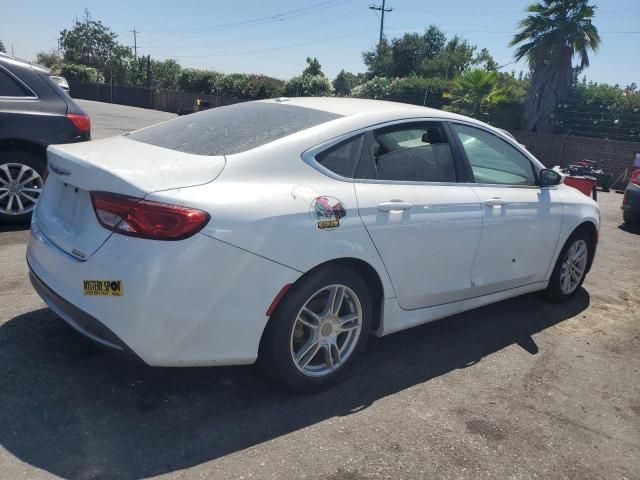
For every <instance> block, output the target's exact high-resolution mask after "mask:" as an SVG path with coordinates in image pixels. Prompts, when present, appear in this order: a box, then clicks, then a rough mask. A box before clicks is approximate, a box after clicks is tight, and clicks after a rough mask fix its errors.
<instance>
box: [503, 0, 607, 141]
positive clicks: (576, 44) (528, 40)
mask: <svg viewBox="0 0 640 480" xmlns="http://www.w3.org/2000/svg"><path fill="white" fill-rule="evenodd" d="M595 9H596V7H595V6H592V5H589V0H541V1H540V2H538V3H535V4H532V5H529V7H528V8H527V11H528V12H529V13H530V15H528V16H527V17H526V18H525V19H523V20H522V21H521V22H520V24H519V27H520V31H519V32H518V33H517V34H516V35H514V37H513V39H512V40H511V46H516V45H519V46H518V48H517V49H516V52H515V58H516V60H520V59H522V58H525V57H526V58H527V60H528V61H529V67H530V68H531V72H532V75H531V83H530V86H529V90H528V91H527V96H526V97H525V101H524V113H523V116H522V127H523V128H524V129H525V130H529V131H538V132H551V131H552V129H553V126H554V123H555V122H554V118H553V113H554V110H555V108H556V106H557V105H558V101H559V100H561V99H562V98H563V97H564V96H566V94H567V92H568V90H569V87H570V85H571V80H572V77H573V74H574V70H573V68H572V61H573V58H574V57H577V58H578V60H579V64H578V67H577V68H578V69H579V70H582V69H584V68H585V67H588V66H589V51H590V50H591V51H594V52H595V51H597V50H598V46H599V45H600V36H599V35H598V29H597V28H596V27H595V25H593V23H592V19H593V17H594V14H595Z"/></svg>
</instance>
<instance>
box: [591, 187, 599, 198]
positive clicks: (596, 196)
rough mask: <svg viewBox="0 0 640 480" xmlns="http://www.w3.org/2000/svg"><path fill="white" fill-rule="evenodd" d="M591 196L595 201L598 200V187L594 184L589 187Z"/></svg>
mask: <svg viewBox="0 0 640 480" xmlns="http://www.w3.org/2000/svg"><path fill="white" fill-rule="evenodd" d="M591 197H592V198H593V199H594V200H595V201H596V202H597V201H598V189H597V187H596V186H595V185H594V186H593V188H592V189H591Z"/></svg>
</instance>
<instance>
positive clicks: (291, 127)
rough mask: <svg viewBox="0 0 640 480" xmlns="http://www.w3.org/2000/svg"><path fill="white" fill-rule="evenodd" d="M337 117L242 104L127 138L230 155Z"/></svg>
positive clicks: (301, 109) (188, 150)
mask: <svg viewBox="0 0 640 480" xmlns="http://www.w3.org/2000/svg"><path fill="white" fill-rule="evenodd" d="M340 117H341V115H337V114H335V113H330V112H325V111H323V110H315V109H312V108H304V107H296V106H293V105H286V104H281V103H266V102H245V103H237V104H235V105H229V106H226V107H218V108H212V109H210V110H205V111H203V112H199V113H194V114H191V115H185V116H183V117H180V118H177V119H175V120H170V121H168V122H164V123H159V124H158V125H154V126H152V127H149V128H145V129H142V130H138V131H137V132H133V133H131V134H129V136H128V138H131V139H133V140H137V141H138V142H144V143H149V144H151V145H156V146H159V147H164V148H170V149H173V150H178V151H180V152H185V153H193V154H196V155H231V154H234V153H240V152H244V151H245V150H250V149H252V148H256V147H259V146H261V145H265V144H267V143H269V142H273V141H274V140H277V139H279V138H282V137H286V136H287V135H291V134H293V133H296V132H299V131H302V130H306V129H307V128H311V127H314V126H316V125H320V124H321V123H325V122H329V121H331V120H335V119H336V118H340Z"/></svg>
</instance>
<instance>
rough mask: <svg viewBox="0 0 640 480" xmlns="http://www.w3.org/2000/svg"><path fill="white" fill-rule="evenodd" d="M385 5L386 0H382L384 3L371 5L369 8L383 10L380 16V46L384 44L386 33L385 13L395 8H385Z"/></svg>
mask: <svg viewBox="0 0 640 480" xmlns="http://www.w3.org/2000/svg"><path fill="white" fill-rule="evenodd" d="M384 6H385V0H382V5H369V10H377V11H379V12H382V15H381V16H380V40H378V46H380V45H382V37H383V35H384V33H383V32H384V13H385V12H392V11H393V8H384Z"/></svg>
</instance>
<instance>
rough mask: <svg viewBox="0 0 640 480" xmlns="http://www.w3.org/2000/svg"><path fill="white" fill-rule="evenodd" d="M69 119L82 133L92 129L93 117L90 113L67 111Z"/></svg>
mask: <svg viewBox="0 0 640 480" xmlns="http://www.w3.org/2000/svg"><path fill="white" fill-rule="evenodd" d="M67 120H69V121H70V122H71V123H72V124H73V126H74V127H76V129H78V131H79V132H80V133H87V132H90V131H91V119H90V118H89V116H88V115H79V114H77V113H67Z"/></svg>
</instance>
